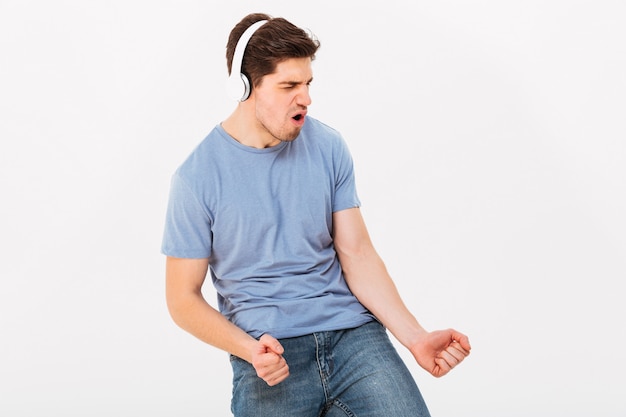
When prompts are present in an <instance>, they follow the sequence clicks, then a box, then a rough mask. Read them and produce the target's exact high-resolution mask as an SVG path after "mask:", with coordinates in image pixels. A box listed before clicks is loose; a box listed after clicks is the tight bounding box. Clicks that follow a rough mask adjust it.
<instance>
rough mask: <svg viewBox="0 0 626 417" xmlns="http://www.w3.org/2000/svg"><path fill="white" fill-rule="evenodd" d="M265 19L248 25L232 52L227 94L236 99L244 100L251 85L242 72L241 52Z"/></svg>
mask: <svg viewBox="0 0 626 417" xmlns="http://www.w3.org/2000/svg"><path fill="white" fill-rule="evenodd" d="M267 22H268V21H267V20H259V21H258V22H255V23H253V24H252V25H250V26H249V27H248V28H247V29H246V30H245V31H244V32H243V34H242V35H241V37H240V38H239V40H238V41H237V46H236V47H235V52H234V53H233V61H232V63H231V66H230V77H229V78H228V90H229V95H230V96H231V97H232V98H233V99H234V100H236V101H245V100H246V99H247V98H248V97H249V96H250V91H251V90H252V85H251V83H250V81H249V80H248V77H246V76H245V75H244V74H243V72H242V71H241V66H242V64H243V54H244V52H245V50H246V46H248V42H249V41H250V38H252V35H254V32H256V31H257V29H259V28H260V27H261V26H263V25H264V24H266V23H267Z"/></svg>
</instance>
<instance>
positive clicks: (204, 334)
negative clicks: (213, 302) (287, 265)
mask: <svg viewBox="0 0 626 417" xmlns="http://www.w3.org/2000/svg"><path fill="white" fill-rule="evenodd" d="M208 267H209V261H208V259H181V258H172V257H167V260H166V272H165V276H166V288H165V293H166V299H167V306H168V309H169V312H170V315H171V316H172V319H173V320H174V322H175V323H176V324H177V325H178V326H180V327H181V328H182V329H184V330H186V331H187V332H189V333H191V334H192V335H194V336H195V337H197V338H198V339H200V340H202V341H204V342H206V343H208V344H210V345H212V346H215V347H217V348H219V349H222V350H224V351H226V352H229V353H231V354H233V355H235V356H238V357H240V358H242V359H244V360H246V361H248V362H250V363H251V364H252V365H253V366H254V367H255V369H256V371H257V374H258V375H259V377H260V378H262V379H263V380H265V382H267V383H268V385H276V384H278V383H279V382H281V381H283V380H284V379H285V378H287V376H288V375H289V368H288V366H287V363H286V362H285V360H284V358H283V357H282V353H283V348H282V346H281V345H280V343H279V342H278V341H277V340H276V339H274V338H273V337H271V336H269V335H263V336H262V337H261V339H260V340H259V341H257V340H256V339H254V338H253V337H251V336H250V335H248V334H247V333H246V332H244V331H243V330H242V329H240V328H239V327H237V326H235V325H234V324H232V323H231V322H230V321H228V320H227V319H226V318H225V317H224V316H223V315H222V314H221V313H220V312H219V311H217V310H215V309H214V308H213V307H211V306H210V305H209V304H208V303H207V302H206V300H205V299H204V297H203V295H202V291H201V290H202V284H203V283H204V280H205V277H206V274H207V271H208Z"/></svg>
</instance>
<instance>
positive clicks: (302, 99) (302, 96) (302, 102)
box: [296, 85, 312, 107]
mask: <svg viewBox="0 0 626 417" xmlns="http://www.w3.org/2000/svg"><path fill="white" fill-rule="evenodd" d="M311 101H312V100H311V95H310V94H309V86H308V85H303V86H301V87H300V88H299V90H298V94H297V95H296V104H297V105H299V106H304V107H308V106H310V105H311Z"/></svg>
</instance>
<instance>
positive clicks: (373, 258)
mask: <svg viewBox="0 0 626 417" xmlns="http://www.w3.org/2000/svg"><path fill="white" fill-rule="evenodd" d="M257 22H259V23H257ZM253 24H255V25H254V27H252V29H250V30H248V31H246V29H248V28H250V27H251V26H253ZM244 32H245V33H244ZM240 38H242V39H241V41H240ZM243 38H248V39H249V40H248V41H247V44H246V40H245V39H243ZM238 41H240V42H239V47H238V46H237V44H238ZM246 45H247V46H246ZM318 47H319V43H318V42H317V41H316V40H313V39H311V38H310V37H309V36H308V35H307V33H306V32H304V31H303V30H301V29H299V28H297V27H295V26H294V25H292V24H291V23H289V22H288V21H286V20H284V19H282V18H271V17H270V16H267V15H264V14H252V15H248V16H246V17H245V18H244V19H243V20H242V21H241V22H239V23H238V24H237V25H236V26H235V27H234V29H233V30H232V32H231V34H230V38H229V41H228V45H227V53H226V55H227V65H228V67H229V70H230V71H231V78H233V77H234V80H235V81H234V82H236V87H237V88H239V89H240V90H242V91H243V90H245V88H244V87H243V85H244V84H243V82H242V79H241V77H240V74H239V72H240V71H241V73H242V74H244V76H245V77H246V80H247V82H248V84H249V86H250V88H249V89H248V90H249V91H247V92H246V91H243V92H242V91H239V92H238V93H237V98H238V99H239V100H240V102H239V103H238V104H237V107H236V109H235V110H234V112H233V113H232V114H231V115H230V117H228V118H227V119H226V120H224V121H223V122H222V123H221V124H220V125H218V126H216V127H215V128H214V129H213V130H212V132H211V133H210V134H209V135H208V136H207V137H206V138H205V139H204V141H203V142H202V143H200V145H199V146H198V147H197V148H196V149H195V150H194V151H193V152H192V154H191V155H190V156H189V158H188V159H187V160H186V161H185V162H184V163H183V164H182V165H181V166H180V167H179V169H178V170H177V171H176V173H175V174H174V176H173V179H172V188H171V194H170V202H169V206H168V211H167V219H166V227H165V234H164V240H163V253H164V254H165V255H167V262H166V282H167V289H166V292H167V303H168V307H169V311H170V313H171V315H172V318H173V319H174V321H175V322H176V323H177V324H178V325H179V326H180V327H182V328H183V329H185V330H187V331H188V332H190V333H191V334H193V335H194V336H196V337H198V338H199V339H200V340H202V341H204V342H206V343H208V344H210V345H213V346H216V347H218V348H220V349H223V350H225V351H226V352H229V353H230V354H231V363H232V367H233V374H234V379H233V399H232V411H233V413H234V415H235V416H237V417H240V416H256V417H261V416H271V417H278V416H289V417H293V416H298V417H306V416H311V417H313V416H316V417H317V416H322V415H323V416H335V415H337V416H339V415H340V416H346V415H349V416H358V417H364V416H376V417H380V416H386V417H394V416H396V417H399V416H428V415H429V414H428V410H427V407H426V405H425V404H424V401H423V399H422V396H421V394H420V392H419V390H418V388H417V386H416V384H415V382H414V380H413V378H412V377H411V374H410V373H409V371H408V370H407V368H406V366H405V365H404V363H403V362H402V360H401V359H400V357H399V356H398V354H397V352H396V351H395V349H394V347H393V345H392V344H391V342H390V340H389V338H388V336H387V333H386V329H389V331H390V332H391V333H392V334H393V335H394V336H395V337H396V338H397V339H398V341H399V342H400V343H401V344H402V345H404V346H405V347H406V348H408V349H409V351H410V352H411V353H412V354H413V356H414V357H415V359H416V361H417V363H418V364H419V365H420V366H421V367H423V368H424V369H425V370H427V371H428V372H430V373H431V374H432V375H434V376H436V377H439V376H442V375H445V374H446V373H448V372H449V371H450V370H451V369H452V368H454V367H455V366H456V365H458V364H459V363H460V362H461V361H462V360H463V359H464V358H465V357H466V356H467V355H468V354H469V351H470V344H469V341H468V338H467V337H466V336H465V335H463V334H461V333H459V332H457V331H455V330H451V329H449V330H441V331H434V332H427V331H426V330H424V329H423V328H422V327H421V326H420V324H419V323H418V322H417V320H416V319H415V318H414V317H413V315H412V314H411V313H410V312H409V311H408V310H407V308H406V307H405V305H404V303H403V302H402V300H401V298H400V296H399V294H398V291H397V290H396V287H395V286H394V284H393V282H392V280H391V278H390V276H389V274H388V273H387V270H386V269H385V265H384V264H383V261H382V260H381V259H380V257H379V256H378V254H377V253H376V251H375V249H374V247H373V245H372V242H371V241H370V238H369V235H368V232H367V229H366V226H365V224H364V222H363V219H362V217H361V213H360V210H359V206H360V202H359V199H358V197H357V193H356V188H355V180H354V173H353V166H352V159H351V156H350V153H349V151H348V149H347V147H346V144H345V142H344V141H343V139H342V138H341V136H340V135H339V134H338V133H337V132H336V131H335V130H333V129H332V128H330V127H328V126H326V125H324V124H322V123H321V122H319V121H317V120H315V119H313V118H311V117H310V116H308V115H307V108H308V106H309V105H310V104H311V97H310V95H309V85H310V83H311V81H312V79H313V75H312V71H311V61H312V60H313V59H314V57H315V53H316V51H317V49H318ZM244 50H245V54H243V58H241V54H242V53H243V51H244ZM241 60H242V61H241ZM233 65H234V68H231V66H233ZM247 96H249V97H247ZM209 271H210V275H211V279H212V281H213V285H214V286H215V288H216V290H217V294H218V303H219V310H220V311H217V310H215V309H214V308H212V307H211V306H210V305H209V304H208V303H207V302H206V301H205V299H204V298H203V296H202V292H201V288H202V285H203V283H204V280H205V276H206V275H207V273H208V272H209Z"/></svg>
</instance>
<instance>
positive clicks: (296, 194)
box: [162, 117, 373, 338]
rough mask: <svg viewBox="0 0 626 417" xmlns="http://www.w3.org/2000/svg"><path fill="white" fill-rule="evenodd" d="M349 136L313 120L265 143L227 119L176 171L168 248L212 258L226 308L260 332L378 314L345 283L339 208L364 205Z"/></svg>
mask: <svg viewBox="0 0 626 417" xmlns="http://www.w3.org/2000/svg"><path fill="white" fill-rule="evenodd" d="M359 205H360V201H359V198H358V196H357V193H356V187H355V180H354V171H353V164H352V158H351V156H350V153H349V151H348V148H347V146H346V144H345V142H344V140H343V138H342V137H341V136H340V134H339V133H338V132H337V131H335V130H333V129H332V128H330V127H328V126H326V125H325V124H323V123H321V122H319V121H317V120H315V119H313V118H311V117H307V121H306V123H305V124H304V127H303V128H302V131H301V132H300V135H299V136H298V138H297V139H296V140H294V141H292V142H282V143H280V144H279V145H277V146H274V147H270V148H264V149H257V148H251V147H248V146H244V145H242V144H241V143H239V142H237V141H236V140H235V139H233V138H232V137H231V136H229V135H228V134H227V133H226V131H224V129H223V128H222V127H221V126H220V125H218V126H216V127H215V128H214V129H213V130H212V131H211V133H210V134H209V135H208V136H207V137H206V138H205V139H204V140H203V141H202V142H201V143H200V144H199V145H198V147H197V148H196V149H195V150H194V151H193V152H192V153H191V155H190V156H189V157H188V158H187V160H186V161H185V162H184V163H183V164H182V165H181V166H180V167H179V168H178V170H177V171H176V173H175V174H174V176H173V177H172V185H171V191H170V200H169V204H168V209H167V217H166V224H165V233H164V238H163V246H162V252H163V253H164V254H165V255H168V256H172V257H177V258H196V259H197V258H209V265H210V273H211V278H212V281H213V285H214V286H215V289H216V291H217V296H218V305H219V310H220V312H221V313H222V314H223V315H224V316H226V317H227V318H228V319H229V320H231V321H232V322H233V323H234V324H236V325H237V326H239V327H240V328H242V329H243V330H245V331H246V332H248V333H249V334H250V335H252V336H253V337H260V336H261V335H262V334H264V333H269V334H271V335H272V336H274V337H276V338H285V337H295V336H301V335H304V334H309V333H313V332H319V331H329V330H338V329H347V328H353V327H356V326H359V325H361V324H364V323H366V322H368V321H371V320H372V319H373V317H372V315H371V314H370V313H369V312H368V311H367V310H366V309H365V308H364V307H363V306H362V305H361V304H360V303H359V302H358V301H357V299H356V298H355V297H354V295H352V293H351V292H350V290H349V289H348V286H347V284H346V282H345V280H344V277H343V273H342V270H341V266H340V264H339V260H338V259H337V254H336V252H335V248H334V245H333V239H332V228H333V224H332V213H333V212H335V211H340V210H344V209H349V208H353V207H359Z"/></svg>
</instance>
